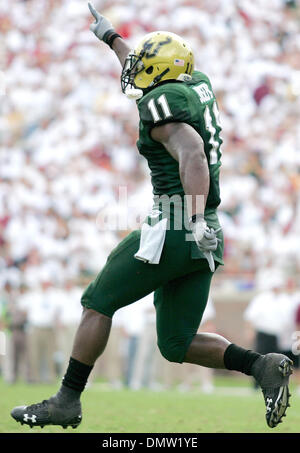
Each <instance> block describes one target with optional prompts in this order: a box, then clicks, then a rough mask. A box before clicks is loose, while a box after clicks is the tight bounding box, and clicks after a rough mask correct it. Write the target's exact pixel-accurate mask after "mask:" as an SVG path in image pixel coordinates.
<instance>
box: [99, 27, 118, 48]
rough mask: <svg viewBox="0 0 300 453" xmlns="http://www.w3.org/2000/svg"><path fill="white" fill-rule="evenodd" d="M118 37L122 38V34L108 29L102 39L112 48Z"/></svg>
mask: <svg viewBox="0 0 300 453" xmlns="http://www.w3.org/2000/svg"><path fill="white" fill-rule="evenodd" d="M116 38H122V36H121V35H119V33H117V32H115V30H107V32H105V33H104V35H103V38H102V41H104V42H105V44H107V45H108V46H109V47H110V48H111V49H112V44H113V42H114V40H115V39H116Z"/></svg>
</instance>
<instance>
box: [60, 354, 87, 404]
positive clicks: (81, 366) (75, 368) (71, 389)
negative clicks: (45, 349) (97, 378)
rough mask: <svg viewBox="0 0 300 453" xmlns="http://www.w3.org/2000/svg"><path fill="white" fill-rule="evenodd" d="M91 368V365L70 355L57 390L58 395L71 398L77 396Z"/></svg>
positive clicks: (81, 390)
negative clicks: (60, 384)
mask: <svg viewBox="0 0 300 453" xmlns="http://www.w3.org/2000/svg"><path fill="white" fill-rule="evenodd" d="M92 369H93V366H90V365H86V364H85V363H82V362H79V361H78V360H76V359H73V357H71V358H70V361H69V366H68V368H67V371H66V374H65V375H64V378H63V381H62V386H61V388H60V390H59V392H58V393H59V396H64V397H67V398H71V399H72V398H76V397H78V398H79V397H80V394H81V392H83V390H84V387H85V385H86V383H87V380H88V377H89V375H90V372H91V371H92Z"/></svg>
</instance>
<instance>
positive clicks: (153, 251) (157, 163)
mask: <svg viewBox="0 0 300 453" xmlns="http://www.w3.org/2000/svg"><path fill="white" fill-rule="evenodd" d="M89 8H90V11H91V13H92V15H93V16H94V18H95V22H94V23H93V24H92V25H91V30H92V32H93V33H94V34H95V35H96V37H97V38H98V39H99V40H100V41H102V42H104V43H105V44H106V45H108V46H110V47H111V49H112V50H113V51H114V52H115V53H116V55H117V57H118V58H119V60H120V63H121V66H122V74H121V88H122V91H123V93H124V94H125V95H127V96H128V97H130V98H132V99H134V100H135V101H136V103H137V108H138V111H139V116H140V126H139V139H138V142H137V147H138V150H139V152H140V153H141V154H142V155H143V156H144V157H145V158H146V159H147V161H148V165H149V167H150V170H151V178H152V185H153V193H154V206H153V211H152V212H151V213H150V215H149V216H148V217H147V219H146V220H145V222H144V224H143V226H142V228H141V230H140V231H133V232H132V233H131V234H129V235H128V236H127V237H126V238H125V239H124V240H123V241H122V242H121V243H120V244H119V245H118V246H117V247H116V248H115V249H114V250H113V251H112V253H111V254H110V255H109V257H108V259H107V263H106V265H105V266H104V268H103V269H102V271H101V272H100V273H99V275H98V276H97V278H96V279H95V280H94V281H93V282H92V283H91V284H90V285H89V286H88V287H87V289H86V290H85V292H84V294H83V296H82V305H83V307H84V310H83V315H82V320H81V323H80V325H79V327H78V330H77V333H76V336H75V340H74V345H73V349H72V353H71V357H70V361H69V365H68V368H67V371H66V374H65V376H64V379H63V382H62V385H61V387H60V389H59V391H58V392H57V393H56V394H55V395H54V396H52V397H50V398H49V399H47V400H44V401H43V402H41V403H37V404H33V405H31V406H19V407H16V408H14V409H13V410H12V412H11V415H12V417H13V418H14V419H15V420H17V421H18V422H21V423H25V424H27V425H30V426H44V425H62V426H63V427H67V426H72V427H73V428H75V427H76V426H78V425H79V424H80V422H81V417H82V414H81V403H80V396H81V393H82V391H83V390H84V388H85V385H86V382H87V379H88V377H89V374H90V372H91V370H92V368H93V365H94V363H95V361H96V359H97V358H98V357H99V356H100V355H101V353H102V352H103V350H104V348H105V346H106V343H107V340H108V337H109V332H110V328H111V322H112V318H113V315H114V313H115V312H116V311H117V310H118V309H119V308H121V307H124V306H125V305H128V304H131V303H133V302H135V301H137V300H139V299H141V298H143V297H144V296H145V295H147V294H149V293H151V292H152V291H154V292H155V296H154V305H155V309H156V317H157V337H158V346H159V349H160V351H161V354H162V355H163V356H164V357H165V358H166V359H167V360H169V361H171V362H177V363H182V362H187V363H192V364H198V365H201V366H205V367H210V368H223V369H224V368H225V369H228V370H236V371H240V372H242V373H245V374H246V375H251V376H254V378H255V379H256V380H257V382H258V384H259V385H260V386H261V388H262V391H263V395H264V399H265V404H266V420H267V424H268V426H270V427H271V428H273V427H275V426H276V425H277V424H278V423H279V422H280V421H281V419H282V417H283V416H284V415H285V412H286V408H287V407H288V405H289V396H290V394H289V389H288V381H289V375H290V374H291V373H292V362H291V360H290V359H288V358H287V357H286V356H284V355H282V354H267V355H260V354H258V353H256V352H253V351H251V350H245V349H243V348H241V347H239V346H237V345H235V344H233V343H231V342H230V341H228V340H226V339H225V338H223V337H222V336H220V335H217V334H209V333H199V334H197V330H198V327H199V324H200V321H201V318H202V315H203V312H204V309H205V306H206V302H207V298H208V294H209V289H210V284H211V279H212V276H213V274H214V272H215V269H216V268H217V267H218V266H219V265H222V264H223V258H222V255H223V236H222V231H221V229H220V225H219V221H218V216H217V207H218V205H219V203H220V194H219V170H220V165H221V162H220V158H221V149H220V147H221V144H222V140H221V138H220V131H221V126H220V123H219V113H218V104H217V101H216V98H215V95H214V92H213V89H212V86H211V83H210V80H209V78H208V77H207V76H206V75H205V74H204V73H202V72H200V71H196V70H195V69H194V55H193V51H192V49H191V48H190V46H189V44H188V43H187V42H185V40H184V39H182V38H181V37H179V36H177V35H175V34H173V33H169V32H164V31H157V32H153V33H150V34H147V35H146V36H145V37H144V38H143V39H142V40H141V41H140V42H139V43H138V44H137V46H136V47H135V49H134V50H133V51H132V50H131V49H130V48H129V47H128V45H127V43H126V42H125V41H124V40H123V39H122V37H121V36H120V35H119V34H118V33H116V31H115V30H114V28H113V26H112V24H111V23H110V21H109V20H107V19H106V18H105V17H104V16H102V15H101V14H100V13H99V12H97V11H96V10H95V9H94V7H93V6H92V5H90V4H89Z"/></svg>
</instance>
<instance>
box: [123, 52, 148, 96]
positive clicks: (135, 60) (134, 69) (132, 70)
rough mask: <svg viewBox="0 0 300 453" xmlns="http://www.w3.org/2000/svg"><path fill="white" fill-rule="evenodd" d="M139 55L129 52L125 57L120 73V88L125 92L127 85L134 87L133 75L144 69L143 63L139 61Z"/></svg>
mask: <svg viewBox="0 0 300 453" xmlns="http://www.w3.org/2000/svg"><path fill="white" fill-rule="evenodd" d="M141 58H142V57H141V55H139V56H138V55H135V53H129V54H128V56H127V57H126V60H125V63H124V66H123V69H122V74H121V88H122V91H123V93H125V91H126V88H127V87H134V78H135V76H136V75H137V74H138V73H139V72H140V71H143V69H144V64H143V62H142V61H141Z"/></svg>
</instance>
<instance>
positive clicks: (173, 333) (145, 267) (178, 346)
mask: <svg viewBox="0 0 300 453" xmlns="http://www.w3.org/2000/svg"><path fill="white" fill-rule="evenodd" d="M185 234H186V231H184V230H177V231H176V230H168V231H167V232H166V239H165V243H164V248H163V252H162V255H161V259H160V262H159V264H148V263H144V262H143V261H140V260H137V259H136V258H134V254H135V253H136V252H137V250H138V248H139V242H140V231H133V232H132V233H130V234H129V235H128V236H127V237H126V238H125V239H124V240H123V241H122V242H121V243H120V244H119V245H118V246H117V247H116V248H115V249H114V250H113V251H112V253H111V254H110V255H109V257H108V259H107V263H106V265H105V266H104V268H103V269H102V271H101V272H100V273H99V274H98V276H97V277H96V279H95V280H94V281H93V282H92V283H90V285H89V286H88V287H87V289H86V290H85V292H84V294H83V296H82V300H81V302H82V305H83V306H84V307H86V308H91V309H93V310H96V311H98V312H99V313H102V314H104V315H106V316H108V317H110V318H112V317H113V314H114V313H115V312H116V311H117V310H118V309H119V308H121V307H124V306H126V305H129V304H131V303H133V302H135V301H137V300H139V299H142V298H143V297H144V296H146V295H147V294H150V293H151V292H153V291H155V294H154V305H155V309H156V319H157V337H158V346H159V349H160V351H161V353H162V355H163V356H164V357H165V358H166V359H167V360H169V361H171V362H179V363H182V362H183V360H184V357H185V354H186V352H187V349H188V347H189V345H190V343H191V341H192V339H193V337H194V335H195V334H196V333H197V330H198V327H199V325H200V322H201V318H202V315H203V312H204V309H205V307H206V303H207V299H208V294H209V288H210V282H211V278H212V275H213V274H212V272H211V271H210V269H209V266H208V263H207V261H206V260H205V259H193V258H192V253H191V242H186V241H185ZM216 266H218V263H216Z"/></svg>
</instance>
